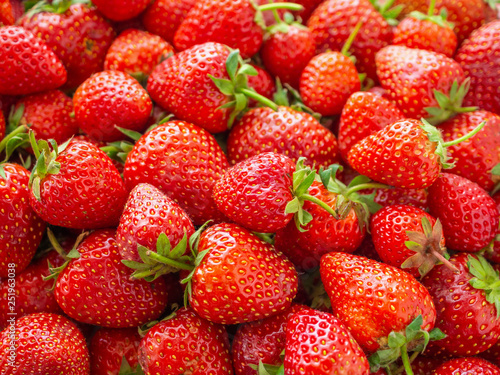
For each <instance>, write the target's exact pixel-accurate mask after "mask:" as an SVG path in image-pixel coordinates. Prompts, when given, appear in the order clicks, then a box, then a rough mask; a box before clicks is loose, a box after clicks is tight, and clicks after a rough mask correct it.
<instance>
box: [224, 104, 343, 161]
mask: <svg viewBox="0 0 500 375" xmlns="http://www.w3.org/2000/svg"><path fill="white" fill-rule="evenodd" d="M227 148H228V152H227V154H228V158H229V162H230V163H231V164H236V163H239V162H241V161H243V160H245V159H247V158H250V157H252V156H255V155H258V154H260V153H263V152H275V153H280V154H283V155H286V156H288V157H289V158H290V159H292V160H293V161H294V162H295V163H296V162H297V161H298V160H299V158H300V157H305V158H306V160H305V163H306V165H308V166H310V167H315V168H319V167H325V168H327V167H329V166H330V165H331V164H334V163H336V162H337V161H338V157H337V140H336V138H335V135H333V133H332V132H330V131H329V130H327V129H326V128H325V127H323V126H322V125H321V124H320V123H319V122H318V121H317V120H316V119H315V118H314V117H313V116H311V115H309V114H307V113H304V112H299V111H296V110H294V109H292V108H289V107H284V106H280V107H278V110H277V111H274V110H273V109H271V108H267V107H262V108H255V109H251V110H250V111H248V112H247V113H245V114H244V115H243V117H242V118H241V119H240V120H238V121H237V122H236V124H235V125H234V127H233V128H232V129H231V131H230V133H229V137H228V140H227Z"/></svg>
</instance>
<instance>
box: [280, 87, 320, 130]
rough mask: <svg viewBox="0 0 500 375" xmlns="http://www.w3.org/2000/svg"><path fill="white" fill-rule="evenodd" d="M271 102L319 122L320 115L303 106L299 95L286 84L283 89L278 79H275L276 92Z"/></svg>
mask: <svg viewBox="0 0 500 375" xmlns="http://www.w3.org/2000/svg"><path fill="white" fill-rule="evenodd" d="M273 101H274V103H276V104H277V105H278V106H281V107H289V108H292V109H293V110H294V111H297V112H304V113H307V114H309V115H311V116H312V117H314V118H315V119H316V120H317V121H318V122H319V121H320V120H321V115H320V114H319V113H318V112H314V111H313V110H312V109H311V108H309V107H308V106H306V105H305V104H304V102H303V101H302V98H301V96H300V93H299V92H298V91H297V90H295V89H294V88H293V87H292V86H290V85H289V84H288V83H285V87H283V85H282V84H281V80H280V79H279V78H276V92H275V93H274V96H273Z"/></svg>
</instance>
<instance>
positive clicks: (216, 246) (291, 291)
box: [184, 224, 298, 324]
mask: <svg viewBox="0 0 500 375" xmlns="http://www.w3.org/2000/svg"><path fill="white" fill-rule="evenodd" d="M197 250H198V254H202V255H203V258H202V257H201V256H198V258H199V259H201V260H199V259H197V266H196V268H195V269H194V270H193V271H192V273H191V275H190V276H189V277H188V278H187V279H185V280H184V282H186V281H187V282H188V283H189V285H188V290H189V304H190V305H191V307H192V308H193V310H194V311H195V312H196V313H197V314H198V315H200V316H201V317H202V318H204V319H207V320H209V321H211V322H214V323H221V324H237V323H243V322H250V321H254V320H259V319H263V318H267V317H269V316H272V315H276V314H279V313H281V312H282V311H285V310H286V309H288V308H289V307H290V305H291V303H292V299H293V297H294V296H295V294H296V293H297V284H298V277H297V271H295V268H294V267H293V265H292V263H291V262H290V261H289V260H288V259H286V257H285V256H284V255H283V254H282V253H280V252H277V251H276V250H275V249H274V247H273V246H272V245H270V244H268V243H266V242H264V241H262V240H261V239H259V238H258V237H257V236H256V235H254V234H253V233H251V232H249V231H248V230H246V229H244V228H242V227H240V226H238V225H236V224H217V225H214V226H212V227H210V228H208V229H207V230H206V231H204V232H203V233H202V234H201V236H200V239H199V244H198V249H197Z"/></svg>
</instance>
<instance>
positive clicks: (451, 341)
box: [422, 253, 500, 356]
mask: <svg viewBox="0 0 500 375" xmlns="http://www.w3.org/2000/svg"><path fill="white" fill-rule="evenodd" d="M449 261H450V263H451V264H453V265H454V266H455V267H456V268H457V269H458V270H459V272H458V273H456V272H455V271H452V270H450V269H448V268H447V267H446V266H444V265H437V266H436V267H434V268H433V269H432V271H431V272H429V273H428V274H427V275H426V276H425V277H424V278H423V279H422V284H423V285H424V286H425V287H426V288H427V289H428V290H429V293H430V294H431V296H432V299H433V300H434V303H435V304H436V311H437V318H436V327H438V328H440V329H441V330H442V331H443V332H444V333H445V334H446V335H447V336H446V337H445V338H444V339H442V340H440V341H436V342H432V343H431V344H430V345H429V350H430V353H433V354H434V355H443V354H448V355H453V356H473V355H476V354H478V353H481V352H483V351H485V350H486V349H488V348H489V347H491V346H492V345H493V344H495V343H496V342H497V341H498V337H499V336H500V317H499V316H500V315H499V311H500V310H499V308H500V306H499V300H498V292H499V291H498V286H496V285H498V284H499V282H498V280H499V279H498V272H497V271H494V270H493V268H492V267H491V265H489V264H488V262H487V261H486V260H485V259H484V258H483V257H477V258H476V257H475V256H471V255H469V254H465V253H460V254H456V255H453V256H452V257H451V258H450V260H449ZM495 282H496V283H497V284H496V285H495ZM463 338H466V341H464V340H463Z"/></svg>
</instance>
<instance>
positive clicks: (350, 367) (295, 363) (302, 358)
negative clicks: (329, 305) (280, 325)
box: [284, 309, 370, 375]
mask: <svg viewBox="0 0 500 375" xmlns="http://www.w3.org/2000/svg"><path fill="white" fill-rule="evenodd" d="M284 368H285V373H286V374H289V375H296V374H297V375H298V374H316V375H321V374H325V375H326V374H334V373H338V374H359V375H368V374H369V373H370V366H369V365H368V360H367V359H366V356H365V354H364V353H363V351H362V350H361V348H360V347H359V345H358V343H357V342H356V341H355V340H354V338H353V336H352V335H351V333H350V332H349V330H348V329H347V328H346V326H345V325H344V324H343V323H342V321H341V320H340V319H337V318H336V317H335V316H333V315H332V314H329V313H326V312H321V311H315V310H310V309H308V310H302V311H299V312H297V313H295V314H294V315H293V316H292V317H291V318H290V319H289V321H288V324H287V327H286V350H285V366H284Z"/></svg>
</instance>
